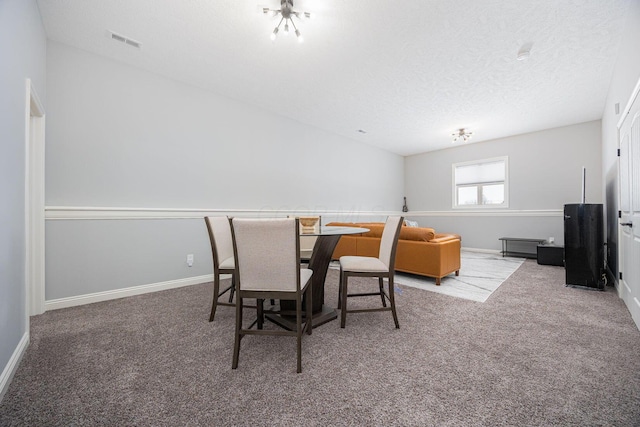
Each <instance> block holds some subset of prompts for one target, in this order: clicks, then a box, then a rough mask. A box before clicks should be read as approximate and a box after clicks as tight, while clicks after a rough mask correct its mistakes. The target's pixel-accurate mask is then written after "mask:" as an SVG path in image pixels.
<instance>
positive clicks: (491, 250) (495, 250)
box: [460, 247, 501, 255]
mask: <svg viewBox="0 0 640 427" xmlns="http://www.w3.org/2000/svg"><path fill="white" fill-rule="evenodd" d="M460 250H461V251H464V252H479V253H482V254H492V255H500V254H501V251H499V250H497V249H480V248H467V247H462V248H461V249H460Z"/></svg>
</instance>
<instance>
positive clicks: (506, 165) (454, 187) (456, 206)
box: [451, 156, 509, 210]
mask: <svg viewBox="0 0 640 427" xmlns="http://www.w3.org/2000/svg"><path fill="white" fill-rule="evenodd" d="M501 161H502V162H504V202H503V203H501V204H499V205H496V204H475V205H459V204H458V188H459V187H473V186H478V187H479V188H478V200H479V201H481V195H482V192H481V188H482V186H483V185H495V184H502V183H503V181H494V182H477V183H469V184H460V185H456V168H457V167H460V166H471V165H481V164H485V163H496V162H501ZM451 188H452V208H453V209H467V210H469V209H506V208H508V207H509V156H500V157H492V158H489V159H481V160H470V161H466V162H458V163H452V164H451Z"/></svg>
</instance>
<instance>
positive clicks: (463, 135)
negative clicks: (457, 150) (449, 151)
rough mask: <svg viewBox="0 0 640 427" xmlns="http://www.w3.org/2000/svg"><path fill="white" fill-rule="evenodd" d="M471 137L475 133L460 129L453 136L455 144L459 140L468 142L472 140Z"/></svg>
mask: <svg viewBox="0 0 640 427" xmlns="http://www.w3.org/2000/svg"><path fill="white" fill-rule="evenodd" d="M471 135H473V132H469V131H468V130H466V129H465V128H460V129H458V131H457V132H454V133H452V134H451V136H452V137H453V142H458V140H459V139H462V142H467V140H468V139H470V138H471Z"/></svg>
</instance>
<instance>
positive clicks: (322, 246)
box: [266, 225, 369, 330]
mask: <svg viewBox="0 0 640 427" xmlns="http://www.w3.org/2000/svg"><path fill="white" fill-rule="evenodd" d="M368 231H369V229H368V228H363V227H346V226H327V225H323V226H320V227H319V229H317V230H314V231H313V232H309V233H303V234H300V236H316V237H317V239H316V242H315V244H314V246H313V250H312V252H311V258H309V267H308V268H309V269H311V270H312V271H313V276H311V294H312V301H311V302H312V311H313V313H312V316H313V327H314V328H316V327H318V326H320V325H323V324H325V323H327V322H330V321H332V320H334V319H336V318H337V317H338V312H337V310H336V308H334V307H332V306H330V305H327V304H325V301H324V286H325V280H326V277H327V271H328V270H329V264H330V263H331V256H332V255H333V251H334V249H335V247H336V245H337V244H338V242H339V241H340V237H342V236H343V235H345V234H360V233H366V232H368ZM302 306H303V307H305V301H304V300H303V303H302ZM280 309H281V310H282V311H289V310H291V311H295V309H296V307H295V301H285V300H281V301H280ZM266 317H267V318H268V319H269V320H270V321H272V322H274V323H276V324H277V325H279V326H281V327H283V328H285V329H289V330H294V329H295V327H296V319H295V316H283V315H279V314H276V313H269V314H266Z"/></svg>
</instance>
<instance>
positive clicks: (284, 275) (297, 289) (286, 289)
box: [231, 218, 313, 373]
mask: <svg viewBox="0 0 640 427" xmlns="http://www.w3.org/2000/svg"><path fill="white" fill-rule="evenodd" d="M231 225H232V226H231V231H232V235H233V242H234V252H235V254H234V255H235V265H236V272H235V278H236V331H235V343H234V348H233V364H232V368H233V369H236V368H237V367H238V359H239V356H240V341H241V339H242V338H243V336H245V335H290V336H295V337H296V339H297V341H298V342H297V359H298V367H297V372H298V373H300V372H301V371H302V358H301V352H302V334H303V332H305V331H306V332H307V334H309V335H310V334H311V330H312V327H313V326H312V325H313V322H312V316H311V313H312V293H311V276H312V274H313V271H311V270H309V269H307V268H300V243H299V239H298V233H299V227H300V226H299V222H298V220H297V219H293V218H277V219H247V218H234V219H233V220H232V222H231ZM305 293H306V295H305V300H306V301H305V302H306V310H305V312H304V314H305V316H304V317H305V321H304V322H303V319H302V317H303V310H302V297H303V295H304V294H305ZM245 298H256V299H257V300H258V304H257V307H258V310H257V311H258V313H257V314H258V319H257V323H258V329H252V326H253V324H252V325H251V326H249V327H248V328H246V329H245V328H243V325H242V324H243V318H242V316H243V313H242V311H243V310H242V309H243V300H244V299H245ZM270 298H273V299H279V300H294V301H295V302H296V309H295V312H290V313H281V314H287V315H295V316H296V330H295V331H286V330H280V329H276V330H267V329H261V324H262V317H263V310H262V303H261V301H264V300H265V299H270Z"/></svg>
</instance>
